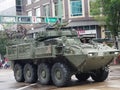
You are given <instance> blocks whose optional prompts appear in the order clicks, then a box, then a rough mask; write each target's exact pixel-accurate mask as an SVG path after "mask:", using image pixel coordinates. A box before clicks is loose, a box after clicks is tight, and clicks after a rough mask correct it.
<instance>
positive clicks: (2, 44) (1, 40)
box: [0, 31, 8, 55]
mask: <svg viewBox="0 0 120 90" xmlns="http://www.w3.org/2000/svg"><path fill="white" fill-rule="evenodd" d="M7 44H8V39H7V36H6V34H5V32H4V31H0V54H1V55H5V53H6V45H7Z"/></svg>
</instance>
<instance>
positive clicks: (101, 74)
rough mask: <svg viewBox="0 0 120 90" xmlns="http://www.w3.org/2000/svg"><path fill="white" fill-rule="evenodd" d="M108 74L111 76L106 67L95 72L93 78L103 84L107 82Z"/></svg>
mask: <svg viewBox="0 0 120 90" xmlns="http://www.w3.org/2000/svg"><path fill="white" fill-rule="evenodd" d="M108 74H109V69H108V67H104V68H101V69H99V70H96V71H94V72H93V74H92V75H91V77H92V79H93V80H94V81H96V82H102V81H104V80H106V78H107V77H108Z"/></svg>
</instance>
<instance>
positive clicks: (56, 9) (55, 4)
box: [54, 0, 63, 16]
mask: <svg viewBox="0 0 120 90" xmlns="http://www.w3.org/2000/svg"><path fill="white" fill-rule="evenodd" d="M61 4H62V5H61V8H62V9H61V16H63V0H61ZM58 11H59V4H58V2H55V3H54V13H55V15H54V16H59V12H58Z"/></svg>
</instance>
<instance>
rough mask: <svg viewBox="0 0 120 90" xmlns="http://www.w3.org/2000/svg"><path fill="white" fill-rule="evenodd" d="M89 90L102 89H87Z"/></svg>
mask: <svg viewBox="0 0 120 90" xmlns="http://www.w3.org/2000/svg"><path fill="white" fill-rule="evenodd" d="M87 90H100V89H87Z"/></svg>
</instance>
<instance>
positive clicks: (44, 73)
mask: <svg viewBox="0 0 120 90" xmlns="http://www.w3.org/2000/svg"><path fill="white" fill-rule="evenodd" d="M41 75H42V77H43V78H45V77H46V72H45V70H42V72H41Z"/></svg>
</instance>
